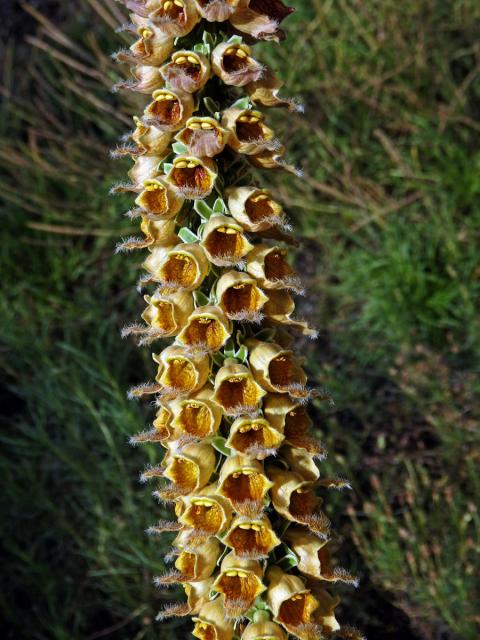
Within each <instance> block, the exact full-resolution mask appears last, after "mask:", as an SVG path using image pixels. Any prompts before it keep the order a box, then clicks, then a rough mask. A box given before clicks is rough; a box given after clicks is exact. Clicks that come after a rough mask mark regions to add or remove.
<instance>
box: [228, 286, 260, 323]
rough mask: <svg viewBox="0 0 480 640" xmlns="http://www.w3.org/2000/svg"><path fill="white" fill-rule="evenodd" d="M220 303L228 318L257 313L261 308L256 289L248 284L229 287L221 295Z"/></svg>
mask: <svg viewBox="0 0 480 640" xmlns="http://www.w3.org/2000/svg"><path fill="white" fill-rule="evenodd" d="M222 302H223V306H224V307H225V312H226V314H227V315H228V316H229V317H231V316H235V315H237V314H242V313H246V312H248V313H252V312H255V311H258V310H259V309H260V308H261V306H262V304H261V298H260V292H259V290H258V288H257V287H256V285H254V284H249V283H240V284H235V285H233V286H231V287H229V288H228V289H227V290H226V291H225V293H224V294H223V297H222Z"/></svg>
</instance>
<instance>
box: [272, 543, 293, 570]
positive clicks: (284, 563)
mask: <svg viewBox="0 0 480 640" xmlns="http://www.w3.org/2000/svg"><path fill="white" fill-rule="evenodd" d="M282 548H283V549H284V550H285V551H286V553H285V555H284V556H283V557H282V558H280V560H278V561H277V563H276V564H278V566H279V567H280V568H281V569H283V570H285V571H288V569H292V568H293V567H296V566H297V565H298V558H297V556H296V555H295V554H294V553H293V551H292V550H291V549H290V547H288V546H287V545H286V544H285V543H284V544H283V545H282Z"/></svg>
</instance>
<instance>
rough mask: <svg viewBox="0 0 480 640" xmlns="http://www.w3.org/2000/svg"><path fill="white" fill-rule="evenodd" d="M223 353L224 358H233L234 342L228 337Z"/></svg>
mask: <svg viewBox="0 0 480 640" xmlns="http://www.w3.org/2000/svg"><path fill="white" fill-rule="evenodd" d="M223 353H224V355H225V357H226V358H235V344H234V342H233V340H232V339H231V338H230V339H229V340H228V342H227V344H226V345H225V348H224V350H223Z"/></svg>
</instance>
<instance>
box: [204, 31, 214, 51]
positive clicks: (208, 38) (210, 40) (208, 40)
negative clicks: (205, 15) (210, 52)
mask: <svg viewBox="0 0 480 640" xmlns="http://www.w3.org/2000/svg"><path fill="white" fill-rule="evenodd" d="M202 40H203V43H204V44H206V45H207V47H209V48H210V49H213V47H214V46H215V39H214V37H213V36H212V34H211V33H210V31H204V32H203V35H202Z"/></svg>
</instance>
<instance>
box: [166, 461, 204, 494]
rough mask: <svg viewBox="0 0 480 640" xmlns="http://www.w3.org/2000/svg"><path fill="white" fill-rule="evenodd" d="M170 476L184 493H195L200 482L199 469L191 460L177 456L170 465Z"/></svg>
mask: <svg viewBox="0 0 480 640" xmlns="http://www.w3.org/2000/svg"><path fill="white" fill-rule="evenodd" d="M169 476H170V478H171V480H172V482H173V484H174V485H175V486H176V487H178V489H179V490H181V491H182V493H183V492H189V491H193V490H194V489H195V487H196V486H197V482H198V467H197V465H196V464H195V463H194V462H192V461H191V460H187V459H186V458H180V457H178V456H176V457H175V458H173V460H172V462H171V464H170V465H169Z"/></svg>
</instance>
